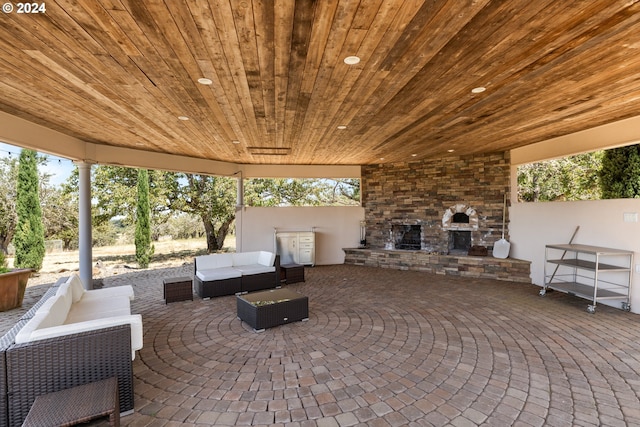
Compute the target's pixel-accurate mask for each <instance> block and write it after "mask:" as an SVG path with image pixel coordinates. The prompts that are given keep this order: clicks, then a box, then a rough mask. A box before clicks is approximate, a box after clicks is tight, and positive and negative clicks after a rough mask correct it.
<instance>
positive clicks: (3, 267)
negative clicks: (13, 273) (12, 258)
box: [0, 249, 9, 274]
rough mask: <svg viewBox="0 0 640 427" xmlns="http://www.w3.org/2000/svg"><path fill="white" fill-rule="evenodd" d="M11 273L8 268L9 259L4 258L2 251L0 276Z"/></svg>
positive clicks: (0, 252)
mask: <svg viewBox="0 0 640 427" xmlns="http://www.w3.org/2000/svg"><path fill="white" fill-rule="evenodd" d="M7 272H9V269H8V268H7V259H6V258H5V256H4V251H3V250H2V249H0V274H2V273H7Z"/></svg>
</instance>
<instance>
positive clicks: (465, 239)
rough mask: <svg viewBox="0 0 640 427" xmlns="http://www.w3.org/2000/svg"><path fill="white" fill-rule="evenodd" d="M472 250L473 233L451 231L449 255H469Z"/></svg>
mask: <svg viewBox="0 0 640 427" xmlns="http://www.w3.org/2000/svg"><path fill="white" fill-rule="evenodd" d="M470 248H471V231H460V230H450V231H449V254H458V255H467V254H468V253H469V249H470Z"/></svg>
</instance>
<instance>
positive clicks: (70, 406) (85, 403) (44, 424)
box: [22, 377, 120, 427]
mask: <svg viewBox="0 0 640 427" xmlns="http://www.w3.org/2000/svg"><path fill="white" fill-rule="evenodd" d="M106 416H109V424H110V425H112V426H116V427H117V426H119V425H120V400H119V398H118V379H117V378H116V377H112V378H108V379H106V380H102V381H96V382H93V383H89V384H84V385H81V386H77V387H72V388H68V389H66V390H61V391H56V392H53V393H48V394H43V395H41V396H38V397H36V400H35V401H34V402H33V405H32V406H31V409H30V410H29V413H28V414H27V418H25V420H24V424H22V425H23V426H38V427H49V426H51V427H56V426H72V425H75V424H80V423H85V422H87V421H90V420H93V419H96V418H100V417H106Z"/></svg>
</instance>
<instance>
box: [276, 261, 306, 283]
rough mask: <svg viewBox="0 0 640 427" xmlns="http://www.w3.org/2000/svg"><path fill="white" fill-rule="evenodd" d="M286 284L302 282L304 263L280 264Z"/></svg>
mask: <svg viewBox="0 0 640 427" xmlns="http://www.w3.org/2000/svg"><path fill="white" fill-rule="evenodd" d="M280 270H282V272H283V275H284V280H285V282H286V283H287V285H289V284H291V283H298V282H304V265H300V264H284V265H281V266H280Z"/></svg>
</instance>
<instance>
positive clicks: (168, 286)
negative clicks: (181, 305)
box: [162, 277, 193, 304]
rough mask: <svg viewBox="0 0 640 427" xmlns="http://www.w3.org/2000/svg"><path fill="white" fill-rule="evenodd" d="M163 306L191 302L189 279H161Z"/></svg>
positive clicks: (191, 293)
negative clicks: (178, 302)
mask: <svg viewBox="0 0 640 427" xmlns="http://www.w3.org/2000/svg"><path fill="white" fill-rule="evenodd" d="M162 284H163V297H164V301H165V304H169V303H170V302H176V301H185V300H191V301H193V283H192V281H191V277H171V278H168V279H162Z"/></svg>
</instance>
